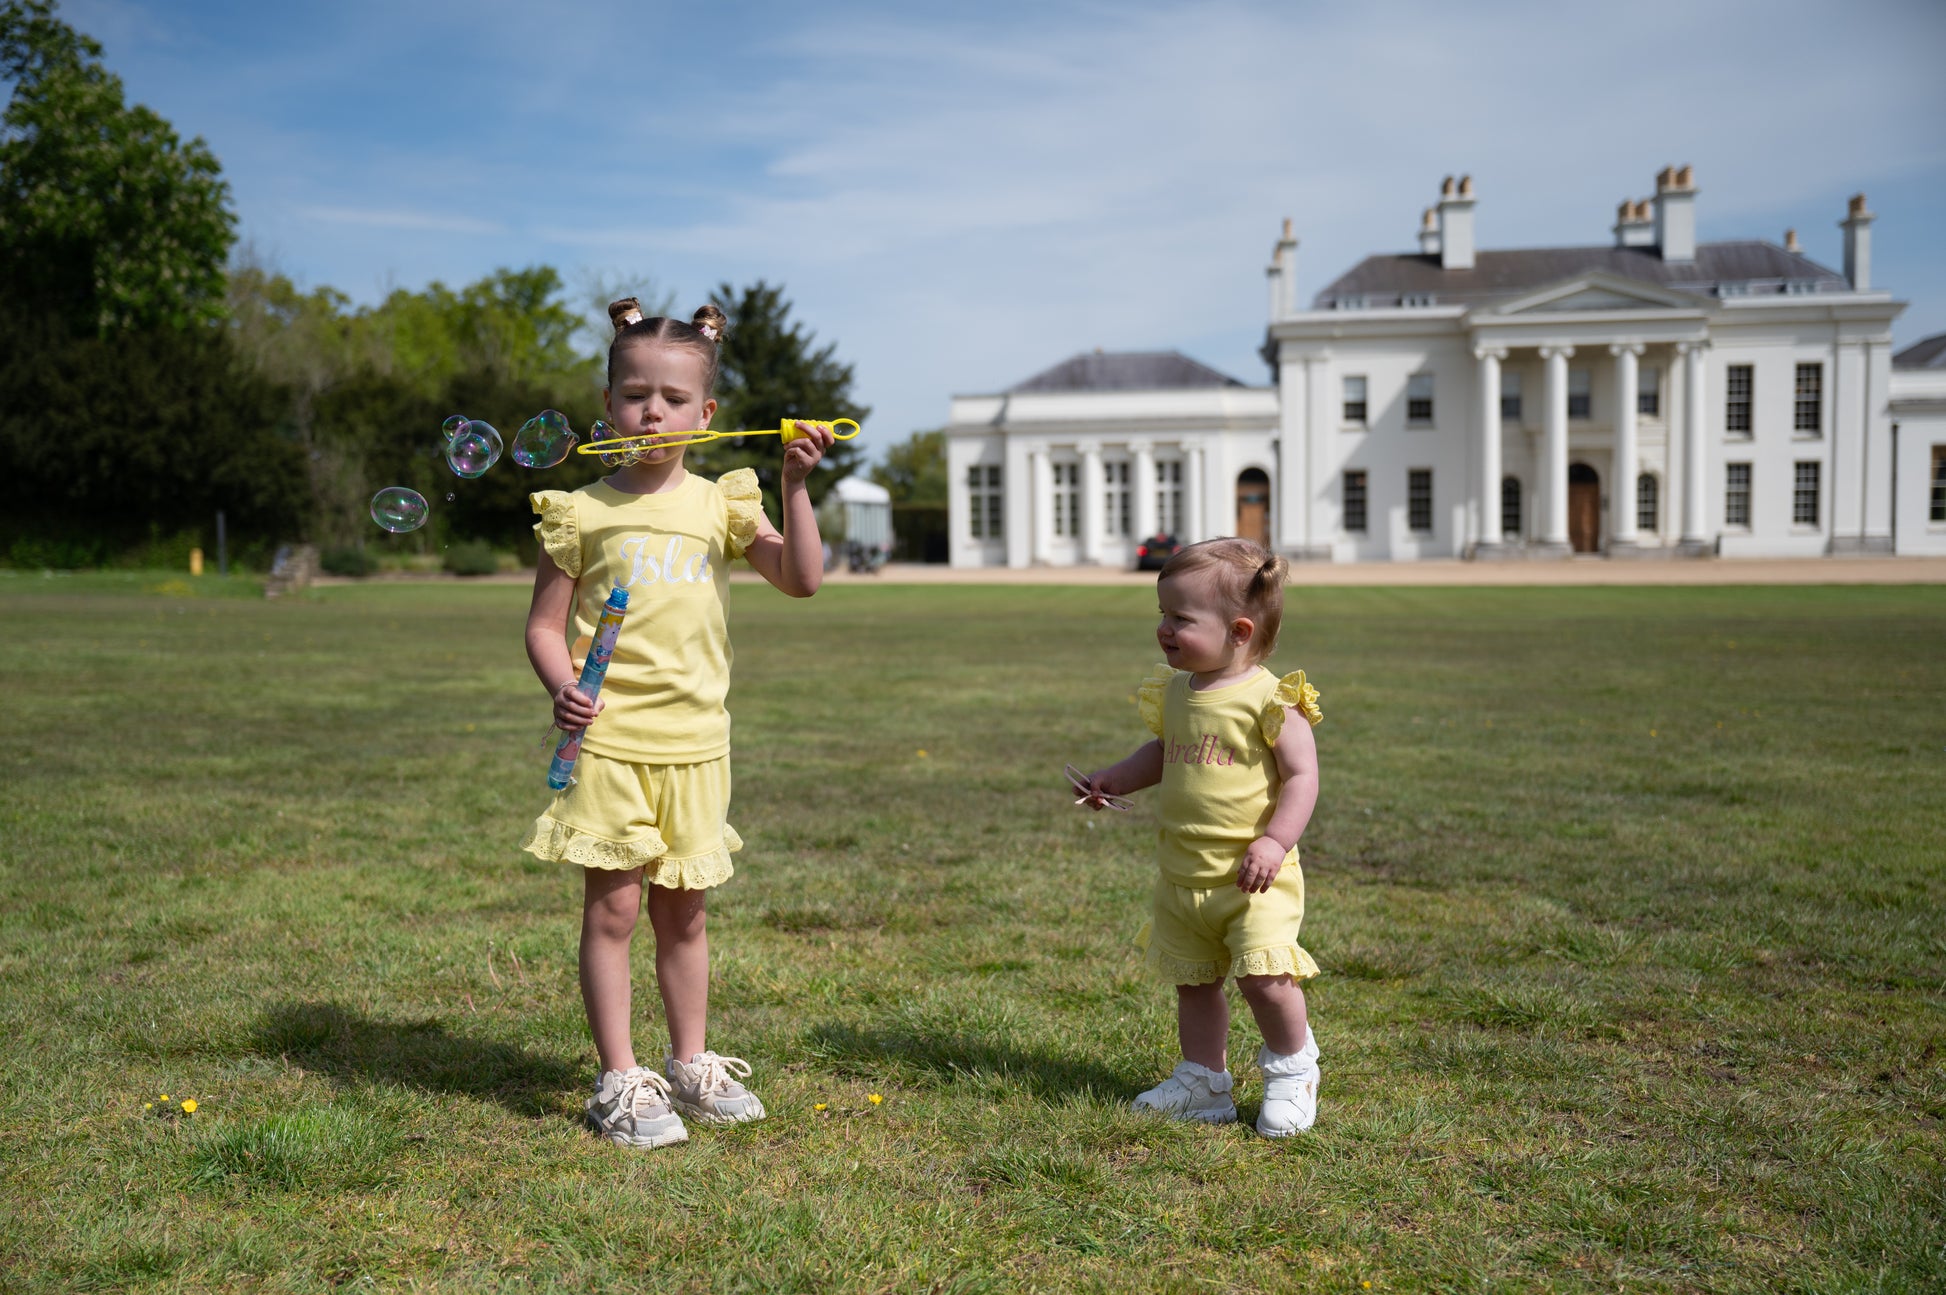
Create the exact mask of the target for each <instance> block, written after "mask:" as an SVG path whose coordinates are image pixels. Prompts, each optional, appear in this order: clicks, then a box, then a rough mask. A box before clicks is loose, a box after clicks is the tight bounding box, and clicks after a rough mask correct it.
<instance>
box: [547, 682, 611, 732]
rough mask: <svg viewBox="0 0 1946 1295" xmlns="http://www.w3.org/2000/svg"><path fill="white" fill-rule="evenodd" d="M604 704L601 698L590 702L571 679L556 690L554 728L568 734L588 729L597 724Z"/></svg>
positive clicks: (586, 695)
mask: <svg viewBox="0 0 1946 1295" xmlns="http://www.w3.org/2000/svg"><path fill="white" fill-rule="evenodd" d="M604 704H605V703H603V701H602V700H601V698H599V697H596V698H594V699H592V700H590V698H589V697H588V694H587V693H584V692H582V691H581V689H580V688H579V687H578V686H577V684H576V682H575V681H574V680H572V679H570V680H569V681H568V682H567V683H564V684H562V685H561V686H560V687H559V688H556V689H555V690H554V727H556V728H558V729H563V730H566V731H567V732H573V731H574V730H575V729H578V728H586V727H588V725H590V724H592V723H594V722H595V716H597V715H599V714H601V709H602V706H603V705H604Z"/></svg>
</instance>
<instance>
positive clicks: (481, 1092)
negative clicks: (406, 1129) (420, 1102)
mask: <svg viewBox="0 0 1946 1295" xmlns="http://www.w3.org/2000/svg"><path fill="white" fill-rule="evenodd" d="M251 1046H252V1048H253V1050H254V1051H256V1052H258V1053H260V1054H262V1055H265V1056H277V1057H286V1058H289V1059H290V1060H291V1061H292V1062H294V1063H296V1064H297V1065H300V1066H302V1067H304V1068H305V1069H306V1070H312V1071H316V1072H317V1073H319V1074H324V1075H330V1076H332V1077H333V1078H335V1079H340V1080H349V1081H354V1082H361V1083H370V1084H399V1085H402V1086H404V1087H408V1088H418V1089H423V1090H426V1091H429V1092H436V1093H460V1094H464V1095H465V1096H468V1097H483V1098H488V1099H491V1100H493V1101H496V1102H499V1103H500V1104H501V1105H502V1106H504V1107H506V1108H507V1109H508V1110H510V1111H513V1112H514V1113H515V1114H518V1115H543V1114H549V1113H552V1112H554V1111H555V1110H556V1109H557V1108H558V1105H559V1101H558V1094H559V1093H560V1092H561V1091H562V1090H563V1089H565V1088H570V1087H573V1085H574V1083H575V1080H576V1077H577V1076H576V1072H575V1070H574V1068H573V1067H572V1066H569V1065H568V1064H567V1063H565V1062H562V1061H557V1060H555V1059H554V1058H552V1057H545V1056H537V1055H535V1054H534V1053H531V1052H528V1051H527V1050H526V1049H524V1048H521V1047H517V1046H515V1045H513V1044H509V1043H498V1042H495V1041H493V1040H490V1039H475V1038H468V1037H466V1036H465V1035H460V1034H451V1033H448V1032H447V1029H446V1027H445V1026H444V1025H442V1024H441V1023H439V1022H438V1021H436V1020H434V1021H381V1020H374V1019H373V1018H371V1017H368V1016H362V1015H360V1014H359V1013H357V1012H354V1011H352V1010H350V1009H348V1008H345V1007H343V1006H340V1005H339V1004H337V1003H280V1004H278V1005H277V1006H275V1007H272V1008H271V1009H270V1010H269V1011H267V1012H265V1013H264V1018H263V1020H262V1021H261V1022H259V1023H258V1026H257V1029H256V1031H255V1033H254V1035H253V1036H252V1039H251Z"/></svg>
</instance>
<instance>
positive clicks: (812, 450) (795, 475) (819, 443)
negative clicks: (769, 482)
mask: <svg viewBox="0 0 1946 1295" xmlns="http://www.w3.org/2000/svg"><path fill="white" fill-rule="evenodd" d="M797 430H798V431H799V432H800V433H802V435H800V436H797V437H795V438H793V439H792V440H791V441H790V442H789V443H788V444H786V445H785V446H784V481H785V483H786V484H795V483H796V482H799V481H802V480H804V478H806V477H808V476H810V475H811V469H812V468H815V467H816V466H818V461H819V460H820V459H822V458H823V457H824V454H825V451H826V450H829V449H830V448H831V443H832V441H834V440H835V439H837V438H836V437H834V436H833V435H832V434H831V424H829V423H806V422H801V421H800V422H799V423H798V424H797Z"/></svg>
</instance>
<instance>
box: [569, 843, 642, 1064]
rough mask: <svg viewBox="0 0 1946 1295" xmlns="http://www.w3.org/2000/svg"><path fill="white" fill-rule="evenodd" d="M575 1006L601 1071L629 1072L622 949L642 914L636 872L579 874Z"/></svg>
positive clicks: (631, 1060)
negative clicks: (581, 1011) (582, 1012)
mask: <svg viewBox="0 0 1946 1295" xmlns="http://www.w3.org/2000/svg"><path fill="white" fill-rule="evenodd" d="M582 877H583V888H582V897H581V1001H582V1004H583V1005H584V1006H586V1008H587V1009H588V1029H589V1031H590V1032H591V1033H592V1034H593V1035H594V1036H595V1052H596V1053H597V1054H599V1055H600V1057H601V1068H602V1070H604V1071H609V1070H631V1069H633V1068H634V1066H635V1049H634V1047H633V1045H632V1044H631V1043H630V1042H629V1021H628V1017H629V975H628V943H629V937H630V936H631V935H633V934H634V933H635V917H636V914H637V913H639V912H640V911H641V909H642V870H641V869H640V868H635V869H631V870H630V871H628V872H619V871H616V870H614V869H610V868H584V869H582Z"/></svg>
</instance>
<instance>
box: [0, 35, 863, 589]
mask: <svg viewBox="0 0 1946 1295" xmlns="http://www.w3.org/2000/svg"><path fill="white" fill-rule="evenodd" d="M0 71H3V72H4V75H5V76H6V78H7V79H8V80H9V81H10V82H11V83H12V94H11V97H10V100H9V102H8V105H7V108H6V112H5V115H4V117H0V283H4V284H5V293H6V296H5V301H6V306H7V309H5V310H0V456H3V457H0V561H6V562H9V563H11V564H13V565H16V566H59V567H76V566H92V565H100V564H104V563H111V562H117V561H127V562H141V561H175V560H179V559H180V551H181V550H186V549H187V548H188V547H190V546H191V545H192V544H198V545H201V546H203V547H205V548H208V547H210V546H211V545H212V544H213V542H214V535H213V525H214V519H215V516H216V513H217V512H218V510H221V511H222V512H223V513H224V515H225V517H226V519H227V521H228V525H229V530H230V533H231V537H232V549H233V551H234V552H236V553H238V554H239V555H240V556H242V557H243V558H244V559H245V560H253V559H254V560H255V561H256V562H257V563H258V564H261V562H262V561H263V559H264V558H265V557H266V556H267V554H268V552H269V551H270V549H271V548H272V547H273V546H274V545H276V544H278V543H280V542H286V541H291V540H297V539H306V540H311V541H314V542H316V543H318V544H320V545H321V546H324V547H326V548H330V547H334V546H352V545H363V544H389V545H394V546H408V547H409V546H419V547H424V546H427V545H429V544H443V543H447V542H450V541H453V540H465V539H477V540H485V541H487V542H489V543H491V544H493V545H495V546H498V547H501V548H515V549H517V550H519V551H521V552H523V553H524V554H525V555H526V556H528V557H530V558H531V556H532V536H531V532H530V527H531V524H532V515H531V512H530V510H529V508H528V506H527V502H526V496H527V494H528V492H529V491H532V490H536V489H546V488H573V487H574V486H578V485H580V484H582V483H584V482H586V481H588V480H590V479H592V478H593V477H594V476H595V475H597V474H598V473H599V472H600V471H601V468H600V466H599V465H598V463H597V462H596V461H595V460H594V459H593V458H590V457H588V456H584V455H570V456H569V457H568V460H567V461H566V462H565V463H563V464H561V465H559V466H558V467H555V468H550V469H543V470H532V469H526V468H519V467H516V466H514V465H513V464H512V462H511V461H510V460H508V461H505V462H504V463H503V465H502V466H499V467H496V468H495V469H494V470H493V471H491V472H489V473H488V474H487V475H486V476H484V477H482V478H480V479H478V480H474V481H468V482H464V483H461V482H459V481H458V480H457V478H455V477H453V476H452V474H451V473H450V472H449V471H448V469H447V468H446V466H445V464H444V462H443V459H442V458H441V455H440V449H441V438H440V436H439V427H440V424H441V422H442V421H443V420H444V419H445V418H446V417H447V416H448V415H451V414H454V413H463V414H465V415H467V416H468V417H471V418H483V419H485V420H487V421H488V422H490V423H492V424H493V425H494V426H495V427H496V428H498V429H499V430H500V432H501V434H502V436H503V437H504V438H505V439H506V440H507V442H508V443H509V444H510V445H511V442H512V440H513V437H514V434H515V431H516V429H518V427H519V426H520V424H521V423H522V422H524V421H525V420H526V419H528V418H530V417H532V416H533V415H535V414H537V413H539V412H540V411H541V410H542V409H544V408H553V409H558V410H560V411H561V412H563V413H564V414H566V415H567V416H568V418H569V420H570V422H571V423H572V424H573V426H574V427H575V428H576V430H577V431H579V432H581V433H582V434H583V435H584V437H585V435H586V431H587V428H588V427H589V426H590V424H592V423H593V422H594V420H595V419H597V418H599V417H600V416H601V412H602V411H601V397H600V386H601V374H602V367H603V361H604V358H605V339H604V340H597V339H595V338H592V337H591V335H590V331H591V330H590V329H589V328H588V324H587V315H586V314H584V313H583V311H582V310H581V309H578V308H577V306H576V305H575V304H573V303H571V301H570V300H569V297H568V295H567V293H566V291H565V288H564V285H563V282H562V279H561V276H560V274H559V273H558V272H557V271H556V270H554V269H553V268H551V267H548V266H544V265H542V266H529V267H526V268H522V269H510V268H503V269H499V270H496V271H494V272H493V273H491V274H489V275H487V276H485V277H483V278H481V279H480V280H478V281H477V282H475V283H472V284H468V285H466V286H464V287H461V288H458V289H453V288H449V287H447V286H445V285H443V284H440V283H433V284H431V285H429V286H427V287H426V288H424V289H422V290H419V291H407V290H403V289H402V290H399V291H395V292H393V293H392V294H391V295H390V296H388V297H387V298H386V299H385V300H383V301H381V302H379V303H377V304H376V305H370V306H355V305H354V304H353V303H352V302H351V300H350V299H349V298H348V297H346V296H345V295H344V294H343V293H340V292H338V291H336V290H335V289H332V288H328V287H321V288H315V289H311V290H309V291H305V290H303V289H301V288H299V287H298V286H297V285H296V284H295V283H293V282H292V281H291V279H290V278H288V277H287V276H285V275H283V274H280V273H278V272H277V271H276V270H275V269H274V268H272V267H269V266H265V265H262V264H260V263H258V262H257V261H256V260H255V259H254V258H253V257H252V256H250V255H249V254H248V253H247V252H246V253H244V254H242V255H238V254H237V250H236V246H235V244H236V218H235V215H234V212H233V211H232V208H231V202H230V190H229V185H228V184H227V182H226V181H225V180H224V179H223V176H222V170H221V167H220V166H219V165H218V163H217V160H216V158H215V156H214V155H213V154H212V152H211V151H210V148H209V146H208V145H207V144H206V143H205V142H204V141H203V140H202V139H200V138H195V139H189V140H184V139H182V138H181V137H180V136H178V135H177V133H176V132H175V130H174V129H173V128H172V127H171V126H170V125H169V123H168V122H166V121H164V120H163V119H162V118H161V117H159V116H157V115H156V114H155V113H154V112H152V111H150V110H149V109H147V108H144V107H141V106H140V105H134V106H131V105H129V104H128V103H127V102H126V98H125V95H124V93H123V88H122V83H121V80H120V78H118V77H116V76H115V75H114V74H113V73H111V72H109V71H108V70H107V69H106V68H105V67H104V66H103V65H102V49H101V46H100V45H99V44H98V43H97V42H96V41H94V40H93V39H91V38H90V37H88V36H86V35H83V34H81V33H79V32H77V31H75V30H74V29H73V28H71V27H69V26H68V25H67V24H66V23H64V22H62V21H61V20H60V18H59V17H58V16H57V14H56V12H55V9H54V5H53V4H52V2H51V0H7V3H5V4H0ZM637 295H638V296H642V297H643V300H644V302H645V304H648V303H650V301H651V298H650V296H649V295H648V294H646V293H643V292H638V293H637ZM716 301H717V304H718V305H720V306H721V307H722V308H723V309H724V311H725V312H726V313H727V314H728V315H729V317H730V320H731V325H730V332H729V335H728V337H727V338H726V339H725V343H724V350H723V356H722V361H723V363H722V373H721V377H720V379H719V388H718V399H719V401H720V405H721V407H720V411H719V413H718V414H717V417H716V418H715V420H714V421H713V426H716V427H718V428H735V427H753V428H757V427H765V426H769V427H775V426H777V425H778V424H779V423H780V422H781V421H782V420H783V419H784V418H786V417H788V416H792V415H797V416H802V415H805V414H809V413H815V414H817V415H819V416H825V417H844V418H854V419H859V420H861V421H862V420H863V419H864V418H865V416H866V415H867V414H868V413H869V410H868V409H867V408H866V407H865V406H863V405H861V404H859V403H858V402H857V401H856V400H855V399H854V398H853V396H852V391H851V384H852V369H851V366H850V365H848V364H846V363H843V362H842V361H841V360H839V359H838V357H837V354H836V347H835V344H830V343H826V344H823V345H819V344H818V343H817V341H816V340H815V338H814V336H813V335H812V333H811V332H810V331H809V330H808V329H807V328H806V327H805V326H804V325H803V324H802V323H801V322H799V321H797V320H795V319H794V318H793V317H792V309H793V308H792V305H791V303H790V301H789V300H788V299H787V297H786V296H785V293H784V291H783V289H782V288H781V287H778V286H775V285H771V284H768V283H765V282H761V281H760V282H757V283H755V284H751V285H748V286H745V287H742V288H736V287H733V286H731V285H729V284H722V285H719V287H718V289H717V294H716ZM857 453H858V452H857V449H856V447H855V446H853V445H850V444H844V443H841V444H840V445H838V446H837V447H835V448H834V451H833V453H832V454H831V455H830V456H829V457H828V462H830V463H831V465H832V467H833V469H834V470H833V471H828V472H821V473H818V474H816V475H815V477H814V481H813V494H814V496H818V497H821V495H822V493H823V491H825V490H828V489H829V488H830V485H831V484H832V483H833V482H835V481H836V480H837V479H838V478H840V477H842V476H843V475H845V474H846V473H848V472H850V471H852V470H854V469H855V468H856V466H857ZM778 459H779V454H778V448H777V441H776V438H774V437H772V438H770V439H768V440H767V441H766V440H763V439H760V438H729V439H726V440H723V441H716V442H710V443H708V444H706V445H703V446H699V447H696V448H695V449H692V450H691V451H690V456H689V463H690V465H691V466H692V467H693V468H694V469H695V470H697V471H699V472H703V473H705V474H707V475H717V474H720V473H721V472H725V471H729V470H731V469H732V468H736V467H742V466H746V465H747V466H751V467H754V468H756V469H757V472H758V476H759V480H760V481H761V482H762V483H763V484H764V486H765V489H766V494H767V495H768V496H769V499H768V503H769V505H770V506H771V507H772V508H773V509H775V507H776V492H777V486H778V481H777V475H776V472H777V463H778ZM387 485H404V486H411V487H412V488H414V489H416V490H419V491H420V493H422V494H424V495H425V496H426V497H427V498H428V499H429V500H434V501H436V502H435V507H434V521H433V523H432V524H431V525H430V526H429V527H428V529H427V531H425V532H423V533H418V534H416V535H407V536H400V537H389V536H387V535H385V533H383V532H380V531H378V530H377V529H376V528H375V527H374V526H373V525H372V523H371V521H370V518H369V516H368V513H367V508H368V501H369V500H370V497H371V495H372V493H373V492H374V491H375V490H377V489H378V488H380V487H382V486H387ZM455 486H459V487H461V488H459V489H454V487H455ZM448 493H451V494H452V495H453V496H454V498H453V499H452V501H450V502H448V501H446V499H445V496H446V495H447V494H448ZM773 515H774V514H773Z"/></svg>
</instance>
